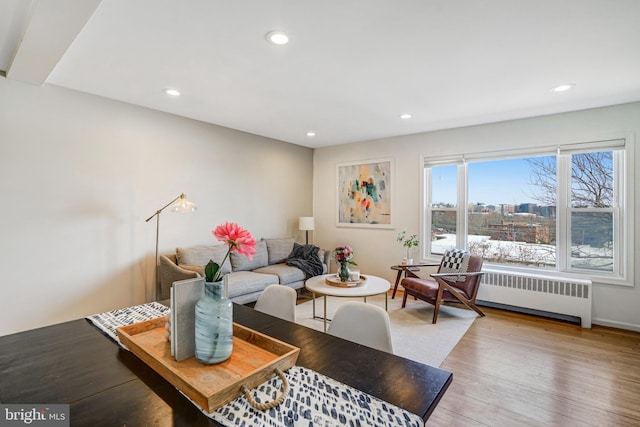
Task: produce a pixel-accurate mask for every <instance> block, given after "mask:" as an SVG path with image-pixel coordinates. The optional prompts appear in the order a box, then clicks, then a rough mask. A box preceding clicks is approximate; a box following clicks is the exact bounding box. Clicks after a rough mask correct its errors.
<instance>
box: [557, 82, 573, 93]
mask: <svg viewBox="0 0 640 427" xmlns="http://www.w3.org/2000/svg"><path fill="white" fill-rule="evenodd" d="M574 86H575V83H563V84H561V85H558V86H556V87H554V88H553V91H554V92H565V91H567V90H569V89H572V88H573V87H574Z"/></svg>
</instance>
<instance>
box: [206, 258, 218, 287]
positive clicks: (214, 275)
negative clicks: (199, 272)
mask: <svg viewBox="0 0 640 427" xmlns="http://www.w3.org/2000/svg"><path fill="white" fill-rule="evenodd" d="M219 271H220V266H219V265H218V263H216V262H214V261H213V260H212V259H210V260H209V262H208V263H207V265H206V266H205V267H204V280H206V281H207V282H217V281H218V280H220V277H219V274H218V273H219Z"/></svg>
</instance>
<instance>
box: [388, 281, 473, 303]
mask: <svg viewBox="0 0 640 427" xmlns="http://www.w3.org/2000/svg"><path fill="white" fill-rule="evenodd" d="M400 284H401V285H402V287H403V288H405V289H406V290H408V291H409V294H410V295H412V294H414V293H416V294H419V295H423V296H425V297H426V298H430V299H434V300H435V299H436V297H437V296H438V282H436V281H435V280H431V279H421V278H416V277H405V278H404V279H402V282H400ZM459 291H460V294H461V295H463V296H464V297H465V298H467V299H468V298H469V296H468V295H467V293H466V292H465V291H464V290H462V289H459ZM442 298H443V300H445V301H457V299H456V298H454V297H453V295H451V293H450V292H448V291H444V295H443V297H442Z"/></svg>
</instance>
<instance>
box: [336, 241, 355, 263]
mask: <svg viewBox="0 0 640 427" xmlns="http://www.w3.org/2000/svg"><path fill="white" fill-rule="evenodd" d="M351 258H353V249H351V246H347V245H340V246H337V247H336V249H335V250H334V251H333V259H334V260H335V261H336V262H337V263H338V264H344V263H346V264H351V265H358V264H356V263H355V262H353V261H351Z"/></svg>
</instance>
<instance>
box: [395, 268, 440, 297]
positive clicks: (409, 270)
mask: <svg viewBox="0 0 640 427" xmlns="http://www.w3.org/2000/svg"><path fill="white" fill-rule="evenodd" d="M439 265H440V263H436V264H434V263H428V264H398V265H392V266H391V269H392V270H397V271H398V275H397V276H396V284H395V285H394V286H393V293H392V294H391V299H394V298H395V297H396V292H397V291H398V285H399V284H400V278H401V277H402V273H403V272H404V277H407V276H408V277H418V276H417V275H416V274H413V272H414V271H420V268H421V267H438V266H439Z"/></svg>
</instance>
